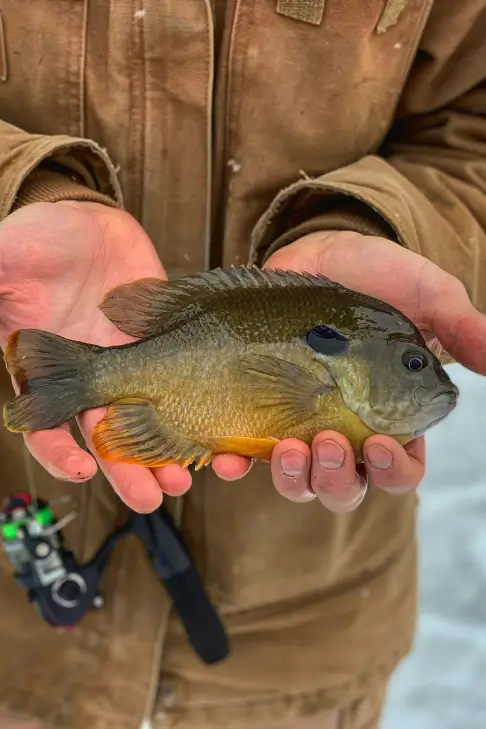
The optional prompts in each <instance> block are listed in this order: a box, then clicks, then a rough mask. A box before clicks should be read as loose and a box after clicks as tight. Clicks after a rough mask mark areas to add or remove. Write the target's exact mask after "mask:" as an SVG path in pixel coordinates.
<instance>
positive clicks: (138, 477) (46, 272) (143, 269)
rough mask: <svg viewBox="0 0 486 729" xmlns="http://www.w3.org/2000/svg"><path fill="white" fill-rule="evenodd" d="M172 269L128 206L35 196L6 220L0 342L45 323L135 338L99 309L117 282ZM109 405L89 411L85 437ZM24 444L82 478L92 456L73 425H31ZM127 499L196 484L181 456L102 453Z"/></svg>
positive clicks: (1, 228)
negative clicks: (161, 459)
mask: <svg viewBox="0 0 486 729" xmlns="http://www.w3.org/2000/svg"><path fill="white" fill-rule="evenodd" d="M146 276H155V277H157V278H166V274H165V271H164V269H163V267H162V265H161V263H160V261H159V258H158V256H157V253H156V251H155V249H154V247H153V245H152V243H151V242H150V240H149V238H148V237H147V236H146V234H145V233H144V231H143V230H142V228H141V227H140V225H139V224H138V223H137V222H136V221H135V220H134V219H133V218H132V217H131V216H130V215H128V214H127V213H125V212H123V211H120V210H117V209H114V208H109V207H105V206H102V205H98V204H95V203H85V202H80V203H74V202H72V203H71V202H62V203H36V204H33V205H28V206H26V207H25V208H22V209H20V210H18V211H17V212H15V213H14V214H12V215H10V216H9V217H8V218H6V219H5V220H4V221H3V222H2V223H1V224H0V345H1V346H2V347H5V345H6V342H7V338H8V336H9V334H10V333H11V332H12V331H14V330H15V329H23V328H29V327H32V328H35V329H45V330H47V331H50V332H54V333H56V334H60V335H62V336H64V337H67V338H70V339H77V340H79V341H82V342H89V343H92V344H100V345H104V346H108V345H113V344H123V343H125V342H129V341H133V340H131V338H130V337H128V336H126V335H125V334H123V333H122V332H120V330H119V329H118V328H117V327H116V326H114V325H113V324H112V323H111V322H110V321H109V320H108V319H107V318H106V316H105V315H104V314H103V313H102V312H101V310H100V309H99V303H100V301H101V300H102V299H103V297H104V296H105V294H107V293H108V291H110V290H111V289H112V288H114V287H115V286H118V285H120V284H122V283H129V282H130V281H134V280H135V279H138V278H143V277H146ZM103 412H104V410H103V409H97V410H91V411H87V412H85V413H83V414H82V415H81V417H80V418H79V425H80V429H81V431H82V433H83V437H84V438H85V440H86V442H87V444H88V446H91V433H92V430H93V427H94V425H95V424H96V422H97V421H98V420H99V419H100V417H102V414H103ZM25 441H26V445H27V447H28V448H29V450H30V451H31V453H32V455H33V456H34V457H35V458H36V459H37V460H38V461H39V463H40V464H41V465H42V466H43V467H44V468H45V469H46V470H47V471H49V473H51V474H52V475H53V476H54V477H55V478H63V479H66V480H69V481H85V480H87V479H89V478H92V477H93V475H94V474H95V473H96V470H97V463H96V460H95V459H94V458H93V456H92V455H90V453H88V452H87V451H86V450H84V449H82V448H80V447H79V446H78V445H77V443H76V441H75V440H74V438H73V436H72V435H71V432H70V430H69V427H68V426H67V425H64V426H61V427H59V428H55V429H53V430H44V431H39V432H36V433H28V434H26V435H25ZM97 460H98V463H99V465H100V467H101V469H102V471H103V472H104V473H105V475H106V477H107V478H108V480H109V481H110V483H111V484H112V486H113V487H114V488H115V490H116V491H117V493H118V494H119V495H120V497H121V498H122V499H123V501H125V503H127V504H128V505H129V506H130V507H131V508H133V509H134V510H136V511H140V512H149V511H152V510H154V509H155V508H157V506H158V505H159V504H160V502H161V500H162V492H163V491H165V492H166V493H169V494H172V495H174V496H175V495H179V494H181V493H183V492H184V491H186V490H187V489H188V488H189V486H190V484H191V476H190V474H189V472H188V471H185V470H183V469H182V468H180V467H179V466H175V465H171V466H167V467H166V468H163V469H162V468H159V469H154V470H149V469H147V468H143V467H142V466H134V465H128V464H123V463H109V462H108V461H104V460H102V459H99V458H98V459H97Z"/></svg>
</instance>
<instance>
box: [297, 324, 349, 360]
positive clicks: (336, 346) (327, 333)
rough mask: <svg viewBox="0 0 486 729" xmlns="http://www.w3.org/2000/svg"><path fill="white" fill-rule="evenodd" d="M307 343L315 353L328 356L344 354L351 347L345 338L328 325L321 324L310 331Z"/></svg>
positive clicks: (306, 337)
mask: <svg viewBox="0 0 486 729" xmlns="http://www.w3.org/2000/svg"><path fill="white" fill-rule="evenodd" d="M305 341H306V342H307V344H308V345H309V347H311V348H312V349H313V350H314V352H317V353H318V354H324V355H327V356H332V355H336V354H342V353H343V352H345V351H346V350H347V349H348V346H349V341H348V339H347V338H346V337H345V336H343V335H342V334H340V333H339V332H338V331H336V330H335V329H332V328H331V327H328V326H327V325H326V324H319V325H318V326H316V327H313V328H312V329H311V330H310V331H308V332H307V334H306V335H305Z"/></svg>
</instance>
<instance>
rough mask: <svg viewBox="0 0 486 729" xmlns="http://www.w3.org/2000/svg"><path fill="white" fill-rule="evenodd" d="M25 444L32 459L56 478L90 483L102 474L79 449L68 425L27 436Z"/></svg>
mask: <svg viewBox="0 0 486 729" xmlns="http://www.w3.org/2000/svg"><path fill="white" fill-rule="evenodd" d="M24 440H25V444H26V446H27V448H28V450H29V451H30V453H31V454H32V456H33V457H34V458H35V459H36V461H38V462H39V463H40V465H41V466H42V467H43V468H45V470H46V471H47V472H48V473H50V474H51V476H54V478H58V479H63V480H66V481H88V480H89V479H90V478H93V476H94V475H95V473H96V471H97V470H98V467H97V465H96V461H95V459H94V458H93V457H92V456H91V455H90V454H89V453H87V452H86V451H85V450H83V449H82V448H80V447H79V445H78V444H77V443H76V441H75V440H74V438H73V436H72V435H71V433H70V431H69V426H67V425H63V426H61V427H59V428H53V429H52V430H40V431H37V432H36V433H26V435H25V436H24Z"/></svg>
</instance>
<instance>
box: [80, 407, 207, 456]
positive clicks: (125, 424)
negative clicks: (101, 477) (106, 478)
mask: <svg viewBox="0 0 486 729" xmlns="http://www.w3.org/2000/svg"><path fill="white" fill-rule="evenodd" d="M93 445H94V447H95V449H96V451H97V453H98V454H99V455H100V456H101V457H102V458H104V459H105V460H107V461H118V462H122V463H132V464H137V465H139V466H146V467H147V468H158V467H161V466H167V465H169V464H171V463H178V464H180V465H181V466H182V467H183V468H187V467H188V466H190V465H191V464H193V463H194V464H195V467H196V469H199V468H202V466H205V465H207V464H208V463H209V462H210V461H211V458H212V455H213V454H212V452H211V451H210V450H208V449H207V448H205V447H203V446H201V445H199V444H197V443H193V442H191V441H190V440H187V439H184V438H180V437H178V436H172V435H170V434H168V433H166V432H164V430H163V428H162V427H161V425H160V421H159V419H158V417H157V412H156V410H155V407H154V406H153V404H152V403H151V402H150V401H148V400H141V399H137V398H127V399H124V400H119V401H117V402H115V403H113V404H112V405H110V406H109V408H108V410H107V412H106V414H105V415H104V417H103V418H102V419H101V420H100V421H99V423H97V425H96V426H95V428H94V431H93Z"/></svg>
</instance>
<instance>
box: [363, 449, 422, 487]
mask: <svg viewBox="0 0 486 729" xmlns="http://www.w3.org/2000/svg"><path fill="white" fill-rule="evenodd" d="M364 459H365V463H366V468H367V471H368V475H369V479H370V483H371V484H372V485H373V486H375V487H378V488H381V489H384V490H385V491H391V492H392V493H403V492H406V491H414V490H415V489H416V488H417V487H418V486H419V484H420V482H421V481H422V479H423V477H424V474H425V440H424V437H423V436H422V437H421V438H418V439H416V440H414V441H412V443H410V444H408V445H407V446H406V447H405V448H403V447H402V446H401V445H400V444H399V443H397V442H396V440H394V439H393V438H389V437H388V436H385V435H373V436H371V437H370V438H368V440H367V441H366V443H365V446H364Z"/></svg>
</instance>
